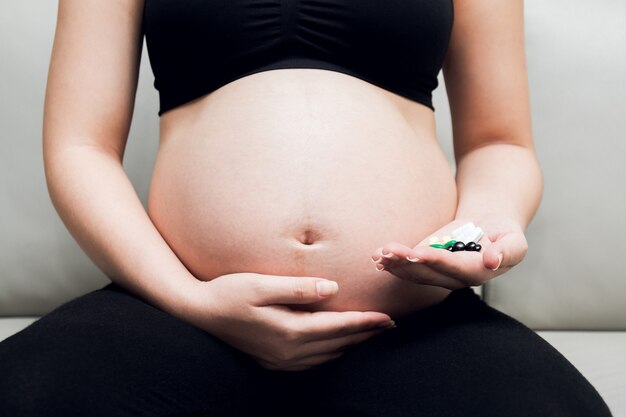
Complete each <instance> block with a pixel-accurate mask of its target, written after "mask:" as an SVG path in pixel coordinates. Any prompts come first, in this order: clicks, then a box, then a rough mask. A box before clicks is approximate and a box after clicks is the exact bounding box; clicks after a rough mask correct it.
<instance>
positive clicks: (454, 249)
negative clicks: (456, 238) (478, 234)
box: [452, 242, 465, 252]
mask: <svg viewBox="0 0 626 417" xmlns="http://www.w3.org/2000/svg"><path fill="white" fill-rule="evenodd" d="M464 250H465V243H463V242H456V243H455V244H454V245H452V252H460V251H464Z"/></svg>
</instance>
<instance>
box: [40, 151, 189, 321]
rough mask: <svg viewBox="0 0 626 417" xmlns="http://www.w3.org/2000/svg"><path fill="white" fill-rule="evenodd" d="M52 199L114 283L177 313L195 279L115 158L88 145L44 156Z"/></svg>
mask: <svg viewBox="0 0 626 417" xmlns="http://www.w3.org/2000/svg"><path fill="white" fill-rule="evenodd" d="M44 161H45V170H46V181H47V185H48V191H49V193H50V197H51V200H52V203H53V204H54V206H55V208H56V210H57V212H58V214H59V216H60V217H61V219H62V221H63V222H64V224H65V226H66V227H67V229H68V230H69V232H70V233H71V234H72V236H73V237H74V238H75V239H76V241H77V242H78V244H79V245H80V246H81V248H82V249H83V250H84V251H85V253H86V254H87V255H88V256H89V257H90V258H91V260H92V261H93V262H94V263H95V264H96V265H97V266H98V267H99V268H100V269H101V270H102V271H103V272H104V273H105V274H106V275H107V276H108V277H109V278H110V279H111V280H112V281H113V282H115V283H117V284H119V285H120V286H122V287H124V288H127V289H129V290H130V291H132V292H134V293H136V294H138V295H140V296H141V297H143V298H144V299H146V300H147V301H149V302H151V303H152V304H154V305H156V306H158V307H159V308H161V309H163V310H164V311H168V312H170V313H171V314H173V315H176V316H178V317H181V318H182V317H185V316H186V314H187V309H189V308H190V304H188V303H187V295H188V294H189V293H190V291H193V285H194V284H197V283H198V282H199V281H198V280H197V279H196V278H195V277H194V276H193V275H192V274H191V273H190V272H189V271H188V270H187V269H186V268H185V266H184V265H183V264H182V263H181V262H180V260H179V259H178V257H177V256H176V255H175V254H174V252H173V251H172V250H171V249H170V247H169V246H168V245H167V243H166V242H165V240H164V239H163V238H162V237H161V235H160V234H159V232H158V231H157V229H156V227H155V226H154V224H153V223H152V221H151V220H150V218H149V216H148V214H147V213H146V211H145V209H144V208H143V205H142V204H141V201H140V200H139V198H138V196H137V194H136V192H135V190H134V188H133V186H132V184H131V182H130V180H129V179H128V177H127V175H126V173H125V172H124V170H123V168H122V165H121V161H119V158H116V157H115V156H114V155H113V154H112V153H111V154H109V153H107V152H105V151H103V150H100V149H97V148H95V147H92V146H67V147H64V148H63V149H57V150H55V152H54V153H52V152H48V153H47V154H45V155H44Z"/></svg>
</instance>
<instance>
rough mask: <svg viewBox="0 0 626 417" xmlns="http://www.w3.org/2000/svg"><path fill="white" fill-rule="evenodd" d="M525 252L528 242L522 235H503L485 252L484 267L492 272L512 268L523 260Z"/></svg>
mask: <svg viewBox="0 0 626 417" xmlns="http://www.w3.org/2000/svg"><path fill="white" fill-rule="evenodd" d="M527 251H528V242H527V241H526V237H525V236H524V234H523V233H520V232H510V233H505V234H504V235H502V236H501V237H499V238H498V240H496V241H495V242H493V243H492V244H491V245H489V247H488V248H487V249H486V250H485V253H484V254H483V259H484V264H485V267H487V268H489V269H492V270H494V271H495V270H497V269H500V268H502V267H513V266H515V265H517V264H518V263H520V262H521V261H522V260H523V259H524V257H525V256H526V252H527Z"/></svg>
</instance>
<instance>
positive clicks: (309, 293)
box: [251, 275, 339, 306]
mask: <svg viewBox="0 0 626 417" xmlns="http://www.w3.org/2000/svg"><path fill="white" fill-rule="evenodd" d="M251 290H252V291H253V295H252V303H253V304H254V305H256V306H264V305H271V304H308V303H314V302H316V301H320V300H323V299H325V298H328V297H330V296H333V295H335V294H336V293H337V291H338V290H339V285H338V284H337V283H336V282H335V281H331V280H327V279H323V278H317V277H285V276H279V275H266V276H264V278H263V279H262V280H259V281H258V282H257V283H255V284H254V285H253V286H251Z"/></svg>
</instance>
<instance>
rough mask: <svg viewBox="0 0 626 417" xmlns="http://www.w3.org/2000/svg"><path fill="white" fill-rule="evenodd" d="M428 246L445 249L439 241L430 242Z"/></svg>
mask: <svg viewBox="0 0 626 417" xmlns="http://www.w3.org/2000/svg"><path fill="white" fill-rule="evenodd" d="M428 246H430V247H431V248H438V249H445V247H444V246H443V245H442V244H440V243H431V244H430V245H428Z"/></svg>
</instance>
